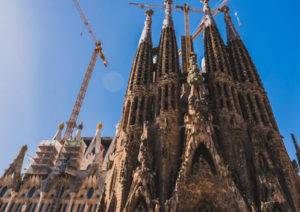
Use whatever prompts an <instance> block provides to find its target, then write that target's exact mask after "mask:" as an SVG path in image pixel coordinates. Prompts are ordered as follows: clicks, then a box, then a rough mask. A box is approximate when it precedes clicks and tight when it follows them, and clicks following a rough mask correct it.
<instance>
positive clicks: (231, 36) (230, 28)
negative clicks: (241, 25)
mask: <svg viewBox="0 0 300 212" xmlns="http://www.w3.org/2000/svg"><path fill="white" fill-rule="evenodd" d="M220 11H222V12H223V13H224V19H225V23H226V30H227V38H228V40H229V41H233V40H237V39H240V36H239V33H238V32H237V30H236V28H235V27H234V25H233V22H232V19H231V17H230V13H229V11H230V9H229V7H227V6H224V7H222V8H221V9H220Z"/></svg>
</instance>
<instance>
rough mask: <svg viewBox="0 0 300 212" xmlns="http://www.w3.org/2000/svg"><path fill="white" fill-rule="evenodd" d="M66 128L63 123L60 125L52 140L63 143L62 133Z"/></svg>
mask: <svg viewBox="0 0 300 212" xmlns="http://www.w3.org/2000/svg"><path fill="white" fill-rule="evenodd" d="M64 128H65V124H64V123H63V122H62V123H60V124H59V125H58V127H57V131H56V133H55V135H54V137H53V139H52V140H56V141H61V140H62V131H63V129H64Z"/></svg>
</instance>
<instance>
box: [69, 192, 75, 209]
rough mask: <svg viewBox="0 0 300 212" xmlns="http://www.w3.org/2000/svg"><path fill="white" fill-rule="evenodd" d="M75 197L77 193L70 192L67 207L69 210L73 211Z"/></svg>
mask: <svg viewBox="0 0 300 212" xmlns="http://www.w3.org/2000/svg"><path fill="white" fill-rule="evenodd" d="M74 199H75V193H71V194H70V201H69V204H68V208H67V212H71V209H72V205H73V203H74ZM73 211H75V208H73Z"/></svg>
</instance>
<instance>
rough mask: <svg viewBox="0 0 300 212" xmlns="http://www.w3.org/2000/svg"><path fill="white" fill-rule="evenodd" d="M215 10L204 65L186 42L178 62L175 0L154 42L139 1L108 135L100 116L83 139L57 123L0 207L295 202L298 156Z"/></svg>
mask: <svg viewBox="0 0 300 212" xmlns="http://www.w3.org/2000/svg"><path fill="white" fill-rule="evenodd" d="M221 11H222V12H223V13H224V17H225V23H226V28H227V43H226V44H225V42H224V41H223V39H222V38H221V35H220V33H219V30H218V27H217V25H216V23H215V21H214V19H213V16H212V13H211V10H210V7H209V5H208V1H207V0H206V1H204V13H205V29H204V45H205V60H204V62H203V64H202V65H203V66H202V67H205V72H204V71H201V70H200V68H199V66H198V61H197V56H196V54H194V53H192V54H191V56H190V61H189V63H188V64H189V67H187V65H186V64H185V65H184V64H183V66H184V67H183V68H181V67H180V57H179V54H178V46H177V39H176V35H175V26H174V24H173V20H172V1H171V0H166V1H165V18H164V22H163V27H162V31H161V37H160V42H159V46H158V47H153V44H152V36H151V23H152V15H153V11H151V10H150V11H147V13H146V21H145V26H144V30H143V32H142V36H141V39H140V42H139V44H138V48H137V53H136V56H135V58H134V61H133V65H132V70H131V73H130V79H129V83H128V88H127V91H126V96H125V101H124V107H123V114H122V118H121V121H120V123H119V125H118V127H117V130H116V135H115V138H114V139H113V140H112V139H110V138H104V137H101V135H100V129H101V125H99V126H98V127H97V131H96V135H95V136H94V137H93V138H82V137H81V130H82V126H79V127H78V132H77V133H76V135H75V136H74V138H73V139H68V140H67V141H62V138H61V133H62V130H63V126H62V125H61V126H59V129H58V131H57V133H56V135H55V136H54V138H53V139H52V140H49V141H43V142H42V143H41V144H40V145H39V147H38V151H37V153H36V156H35V157H34V158H33V161H32V162H31V164H30V166H29V168H28V170H27V171H26V173H25V174H24V175H22V174H21V167H22V163H23V159H24V155H25V152H26V150H27V147H26V146H24V147H23V148H22V149H21V151H20V153H19V155H18V157H17V158H16V159H15V160H14V162H13V163H12V164H11V166H10V167H9V169H8V170H6V172H5V174H4V176H3V177H2V178H1V179H0V211H5V212H8V211H17V212H19V211H22V212H25V211H28V212H45V211H46V212H48V211H59V212H65V211H68V212H69V211H78V212H90V211H103V212H104V211H109V212H110V211H129V212H130V211H155V212H158V211H266V212H267V211H270V212H271V211H283V212H285V211H300V178H299V176H298V174H297V171H298V166H297V162H296V161H294V162H293V163H292V162H291V160H290V158H289V157H288V154H287V151H286V149H285V147H284V143H283V140H282V137H281V135H280V132H279V129H278V126H277V123H276V120H275V118H274V115H273V112H272V108H271V106H270V103H269V101H268V98H267V95H266V92H265V90H264V87H263V84H262V82H261V80H260V77H259V74H258V72H257V70H256V67H255V65H254V63H253V61H252V59H251V57H250V55H249V53H248V51H247V49H246V47H245V45H244V43H243V41H242V40H241V38H240V36H239V34H238V32H237V30H236V29H235V27H234V25H233V23H232V21H231V18H230V15H229V8H228V7H223V8H222V10H221ZM185 40H186V39H184V37H183V38H182V42H184V41H185ZM182 46H185V44H183V45H182ZM192 46H193V45H192ZM193 48H194V47H193ZM193 48H192V49H193ZM184 61H185V60H184ZM295 146H296V148H297V150H298V152H299V146H298V144H297V142H296V139H295ZM298 154H299V153H298Z"/></svg>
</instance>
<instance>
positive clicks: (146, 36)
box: [139, 10, 154, 44]
mask: <svg viewBox="0 0 300 212" xmlns="http://www.w3.org/2000/svg"><path fill="white" fill-rule="evenodd" d="M153 13H154V12H153V10H147V11H146V21H145V26H144V30H143V32H142V35H141V39H140V42H139V44H141V43H142V42H147V43H150V44H152V39H151V25H152V15H153Z"/></svg>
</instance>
